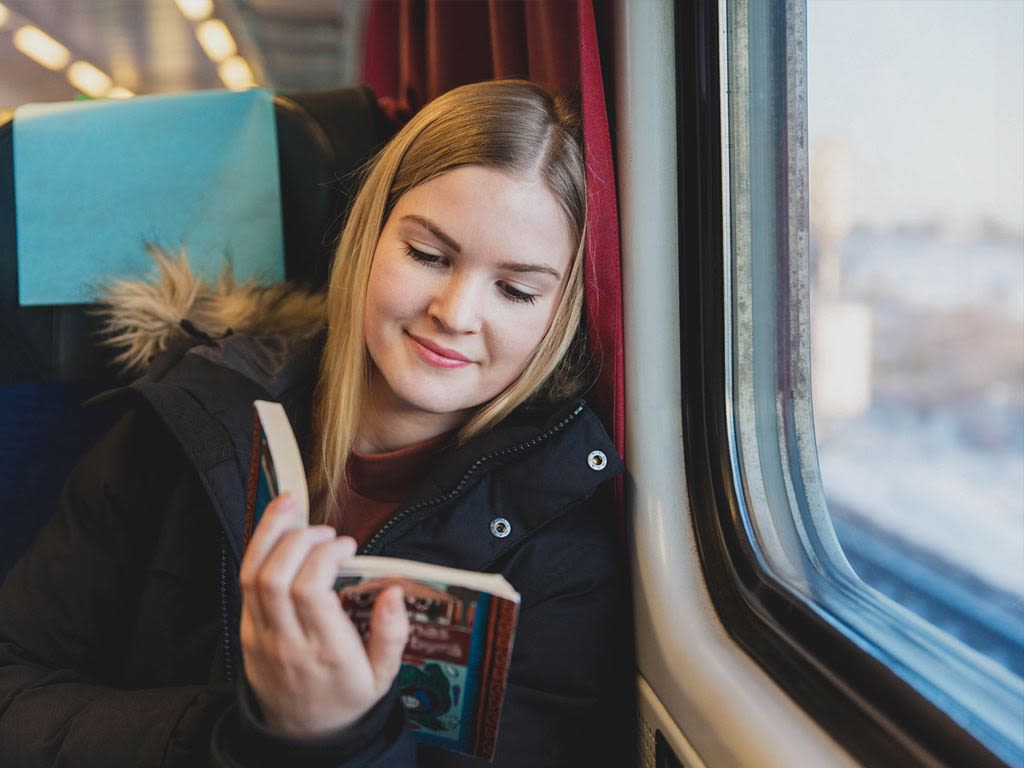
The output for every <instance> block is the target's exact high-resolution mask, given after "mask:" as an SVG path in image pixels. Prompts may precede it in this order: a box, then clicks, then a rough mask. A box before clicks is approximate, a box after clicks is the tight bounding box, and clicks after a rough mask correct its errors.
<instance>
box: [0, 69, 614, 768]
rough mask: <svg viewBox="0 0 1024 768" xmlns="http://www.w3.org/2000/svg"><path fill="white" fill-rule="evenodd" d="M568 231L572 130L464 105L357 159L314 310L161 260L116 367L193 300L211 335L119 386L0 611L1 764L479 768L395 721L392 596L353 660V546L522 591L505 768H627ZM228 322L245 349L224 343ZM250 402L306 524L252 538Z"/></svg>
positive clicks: (531, 89) (270, 522) (609, 458)
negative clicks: (305, 511) (266, 407)
mask: <svg viewBox="0 0 1024 768" xmlns="http://www.w3.org/2000/svg"><path fill="white" fill-rule="evenodd" d="M585 221H586V191H585V186H584V166H583V159H582V155H581V150H580V146H579V143H578V131H577V128H576V124H575V121H574V118H573V116H572V114H571V113H570V112H568V111H567V110H566V109H565V108H564V107H563V106H562V104H561V103H560V102H558V101H557V100H556V99H554V98H553V97H552V96H551V95H550V94H549V93H547V92H546V91H545V90H543V89H542V88H540V87H538V86H536V85H533V84H530V83H526V82H519V81H504V82H491V83H482V84H476V85H471V86H465V87H463V88H459V89H456V90H454V91H452V92H450V93H448V94H445V95H444V96H442V97H440V98H438V99H437V100H435V101H434V102H433V103H431V104H430V105H428V106H427V107H426V108H425V109H424V110H422V111H421V112H420V113H419V114H418V115H417V116H416V117H414V118H413V120H412V121H410V122H409V123H408V124H407V125H406V126H405V127H404V128H403V129H402V130H401V131H400V132H399V134H398V135H397V136H396V137H395V138H394V139H393V140H392V141H391V142H390V143H389V144H388V146H387V147H386V148H385V149H384V150H383V151H382V152H381V153H380V155H379V156H378V157H377V158H376V159H375V161H374V163H373V165H372V167H371V169H370V171H369V173H368V175H367V178H366V180H365V182H364V185H363V187H362V189H361V191H360V193H359V195H358V196H357V198H356V200H355V202H354V204H353V208H352V211H351V213H350V217H349V221H348V224H347V226H346V229H345V232H344V235H343V237H342V241H341V243H340V246H339V248H338V252H337V256H336V258H335V263H334V265H333V269H332V274H331V279H330V286H329V290H328V293H327V297H326V308H324V307H323V304H322V300H321V299H317V298H315V297H312V298H307V300H306V301H302V300H301V297H300V298H296V297H294V296H286V295H285V294H284V293H283V292H282V289H274V290H272V291H269V292H263V293H260V292H253V291H249V292H248V293H246V294H244V295H243V297H242V298H241V299H239V298H238V297H234V296H232V297H225V296H206V297H205V298H204V297H203V296H202V295H199V296H198V298H197V291H199V290H200V289H199V288H197V287H196V286H195V285H194V284H190V283H189V282H188V273H187V267H184V266H183V265H182V264H177V265H175V264H173V263H171V262H169V261H166V260H164V261H163V262H162V263H163V267H164V273H165V276H166V277H167V278H168V279H167V280H166V281H165V284H164V285H163V286H162V288H157V289H152V290H150V291H149V292H148V293H147V290H148V289H146V288H144V287H141V286H131V287H129V288H127V289H124V288H123V287H122V291H121V293H119V294H118V295H119V296H120V297H121V298H120V307H118V306H115V307H114V308H113V309H112V312H114V313H115V318H116V320H115V322H114V326H115V327H117V328H119V329H120V330H121V332H122V333H123V338H124V339H127V340H128V341H129V342H131V343H132V344H135V345H136V348H134V349H129V350H128V351H127V353H126V354H128V355H129V356H132V355H135V354H136V353H137V352H138V348H139V345H141V346H142V347H146V348H149V347H159V346H163V345H164V343H165V341H164V340H154V339H153V338H147V333H148V332H147V331H145V330H144V329H145V328H152V327H153V324H152V323H147V322H146V320H150V321H151V320H152V319H153V318H154V317H167V316H168V312H167V311H166V307H162V306H159V304H160V302H159V300H158V298H157V297H159V296H161V295H169V296H172V297H180V296H181V295H182V290H183V287H184V295H187V296H188V297H189V302H188V303H189V313H190V315H189V318H188V319H190V320H191V321H192V322H193V324H196V325H200V326H201V327H202V328H203V330H204V331H205V332H206V333H204V334H197V336H198V337H199V339H191V340H189V341H185V342H178V343H175V344H172V345H170V348H169V349H168V350H167V351H165V352H164V353H163V354H161V355H160V356H158V357H157V359H156V360H155V361H154V362H153V363H152V364H151V365H150V366H149V368H148V370H147V373H146V375H145V376H143V377H142V378H141V379H139V380H138V381H137V382H136V383H135V384H133V385H132V386H131V387H130V388H128V390H127V393H128V396H129V397H131V396H134V405H133V407H132V408H131V409H130V410H129V411H128V413H127V414H126V415H125V416H124V417H123V419H122V420H121V421H120V423H119V424H118V425H117V426H116V427H115V428H114V430H113V431H112V432H111V433H110V434H109V435H108V436H107V437H106V438H105V439H104V441H103V442H102V443H101V444H100V445H99V446H98V447H97V448H96V449H94V450H93V451H92V452H91V453H90V454H89V456H87V457H86V459H85V460H84V461H83V462H82V464H81V465H80V466H79V467H78V468H77V469H76V471H75V473H74V474H73V475H72V477H71V478H70V480H69V482H68V485H67V487H66V489H65V492H64V496H63V501H62V509H61V510H60V512H59V514H58V515H57V516H56V517H55V519H54V521H53V522H52V523H51V524H50V525H49V527H48V528H47V529H46V531H45V532H44V534H43V535H42V536H41V537H40V539H39V541H38V542H37V543H36V544H35V545H34V547H33V549H32V550H30V552H29V553H28V554H27V555H26V556H25V557H24V558H23V559H22V561H21V562H20V563H19V564H18V565H17V566H16V568H15V569H14V570H13V571H12V572H11V574H10V576H9V577H8V579H7V581H6V582H5V583H4V585H3V588H2V590H0V701H2V702H3V705H2V706H0V759H2V762H3V763H4V764H7V763H11V764H18V765H37V764H38V765H49V764H54V763H61V764H69V765H74V764H82V765H88V764H98V765H105V766H114V765H132V766H138V765H196V764H204V763H212V764H217V765H231V766H235V765H317V766H319V765H332V766H334V765H344V766H364V765H374V766H377V765H380V766H384V765H387V766H414V765H421V766H428V765H429V766H462V765H472V764H476V762H477V761H474V760H472V759H469V758H466V757H464V756H460V755H457V754H455V753H452V752H446V751H443V750H439V749H436V748H427V747H422V746H421V747H418V748H417V745H416V743H415V740H414V738H413V735H412V732H411V730H410V729H409V728H408V727H407V725H406V721H405V713H404V709H403V707H402V703H401V700H400V698H399V695H398V691H397V689H396V686H395V684H394V680H395V676H396V673H397V671H398V668H399V660H400V656H401V651H402V648H403V646H404V643H405V640H406V636H407V632H408V624H407V619H406V616H405V612H404V610H403V606H402V596H401V593H400V592H399V591H398V590H396V589H392V590H390V591H388V592H385V593H384V594H383V595H382V597H381V598H380V599H379V600H378V602H377V606H376V608H375V612H374V616H373V620H372V624H371V632H370V637H369V640H368V642H367V643H366V645H365V646H364V645H363V643H362V641H361V640H360V638H359V636H358V634H357V633H356V631H355V629H354V627H353V626H352V624H351V623H350V622H349V620H348V618H347V617H346V615H345V614H344V613H343V612H342V611H341V609H340V606H339V603H338V600H337V597H336V595H335V593H334V591H333V584H334V576H335V573H336V572H337V568H338V566H339V565H340V564H342V563H343V562H344V561H345V560H346V559H347V558H349V557H351V556H352V555H353V553H355V552H356V550H357V549H359V550H360V551H361V552H364V553H367V554H376V555H385V556H393V557H402V558H410V559H417V560H423V561H428V562H432V563H438V564H442V565H449V566H453V567H458V568H466V569H472V570H479V571H491V572H498V573H502V574H503V575H504V576H505V578H506V579H507V580H508V581H509V582H510V583H511V584H512V585H513V587H515V588H516V589H517V590H518V591H519V592H520V593H521V595H522V605H521V610H520V617H519V626H518V630H517V635H516V640H515V646H514V652H513V657H512V660H511V670H510V677H509V687H508V690H507V694H506V700H505V704H504V708H503V712H502V721H501V725H500V730H499V735H498V742H497V753H496V757H495V760H494V764H495V765H499V766H540V765H552V766H555V765H618V764H621V763H620V757H619V755H621V754H624V751H620V750H624V749H628V747H627V742H628V739H627V734H629V733H630V732H631V731H632V724H633V723H632V714H631V707H630V706H629V701H630V696H629V691H630V689H631V680H630V678H631V674H632V668H633V663H632V658H631V656H630V654H629V651H628V649H629V637H630V634H631V633H630V630H629V609H628V594H627V590H626V589H625V588H624V574H623V569H622V566H621V564H620V558H619V549H620V545H619V543H618V542H617V541H616V540H615V537H614V535H613V534H612V533H611V531H612V526H611V520H610V519H609V515H608V510H607V508H606V507H607V505H606V504H604V503H603V501H602V500H603V499H606V498H607V495H606V494H605V493H604V492H603V491H601V490H599V488H600V487H601V486H602V485H603V484H604V483H605V481H607V480H609V479H610V478H611V477H612V476H613V475H614V474H616V473H617V472H619V471H621V468H622V467H621V462H620V461H619V459H618V458H617V457H616V456H615V453H614V450H613V448H612V446H611V443H610V441H609V439H608V437H607V435H606V434H605V432H604V430H603V429H602V427H601V424H600V422H599V421H598V419H597V418H596V416H595V415H594V414H593V413H592V412H591V411H590V410H589V409H588V408H587V407H586V406H585V404H583V402H582V401H579V400H577V399H576V398H577V397H578V395H579V394H580V392H581V391H582V390H583V389H584V386H585V384H586V381H585V378H584V372H585V370H586V368H587V363H588V358H587V354H586V345H585V333H584V324H583V320H582V315H583V266H582V259H583V250H584V249H583V239H584V232H585ZM161 291H162V293H161ZM140 296H142V297H149V298H142V299H140ZM117 303H118V300H117V299H115V304H117ZM140 304H142V305H143V308H142V316H141V317H140V316H139V314H138V312H139V305H140ZM148 304H154V305H156V306H147V305H148ZM295 306H300V307H302V309H300V311H298V312H296V311H295ZM217 308H220V310H221V311H218V309H217ZM119 312H120V314H118V313H119ZM324 312H325V313H326V318H327V323H326V330H325V331H322V332H317V330H318V328H319V327H321V326H322V325H323V317H322V313H324ZM127 315H130V317H129V318H128V319H126V316H127ZM296 316H298V318H299V319H296ZM175 319H176V318H175ZM227 325H230V326H231V327H232V328H234V329H235V330H236V331H238V330H240V329H243V330H244V329H248V330H249V331H250V333H235V334H232V335H225V336H224V337H223V338H219V339H217V337H218V336H220V335H221V333H220V332H222V331H223V330H224V329H225V327H226V326H227ZM140 329H142V330H140ZM140 334H141V336H140ZM257 398H264V399H276V400H279V401H281V402H282V403H284V404H285V407H286V409H287V410H288V411H289V415H290V418H291V420H292V423H293V425H294V426H295V428H296V432H297V435H298V437H299V440H300V444H301V445H303V446H304V449H305V451H306V454H307V455H306V458H307V466H309V467H310V468H311V491H312V494H311V522H312V523H313V525H310V526H308V527H306V526H302V525H301V524H300V521H299V520H298V519H297V517H296V511H295V509H294V507H293V506H292V505H291V503H290V500H289V499H287V498H281V499H278V500H276V501H275V502H274V503H272V504H271V505H270V506H269V507H268V508H267V511H266V513H265V514H264V516H263V518H262V519H261V521H260V523H259V525H258V526H257V527H256V529H255V531H247V530H245V526H246V523H245V497H246V488H247V483H248V482H249V478H248V477H247V470H248V466H249V460H248V457H249V455H250V452H251V447H252V439H253V438H252V421H251V419H252V416H251V412H252V408H251V404H252V401H253V400H254V399H257ZM233 681H235V682H236V683H237V684H235V685H233V684H232V682H233Z"/></svg>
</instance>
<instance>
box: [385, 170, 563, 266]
mask: <svg viewBox="0 0 1024 768" xmlns="http://www.w3.org/2000/svg"><path fill="white" fill-rule="evenodd" d="M408 216H421V217H423V218H426V219H428V220H429V221H430V222H431V224H433V225H434V226H435V227H438V228H439V229H442V230H443V231H444V232H445V234H447V235H448V236H450V237H451V238H452V239H453V240H455V241H456V242H457V243H458V244H459V246H460V247H461V250H462V251H463V252H465V253H467V254H472V255H475V256H480V257H488V258H489V257H494V258H502V259H514V260H515V261H523V260H525V258H526V257H529V259H530V260H542V261H544V262H547V263H549V264H550V265H552V266H555V267H556V268H557V269H559V271H563V270H564V267H565V266H566V265H567V264H568V262H569V260H570V258H571V256H572V253H573V251H574V250H575V245H576V244H575V242H573V237H572V231H571V228H570V226H569V221H568V218H567V216H566V214H565V212H564V211H563V210H562V206H561V205H560V204H559V202H558V199H557V198H556V197H555V195H554V193H553V192H552V191H551V190H550V188H549V187H548V185H547V184H546V183H544V182H543V181H541V180H540V179H523V178H520V177H517V176H513V175H511V174H508V173H505V172H503V171H498V170H495V169H493V168H484V167H482V166H475V165H474V166H463V167H460V168H456V169H454V170H451V171H448V172H447V173H444V174H442V175H440V176H436V177H435V178H433V179H431V180H430V181H427V182H424V183H423V184H420V185H419V186H416V187H413V188H412V189H411V190H409V191H408V192H406V193H405V194H404V195H402V197H401V198H400V199H399V200H398V202H397V203H396V205H395V208H394V210H393V211H392V215H391V219H392V220H393V221H396V222H402V221H403V217H408ZM405 222H406V223H404V224H403V223H400V224H399V226H401V227H402V229H403V230H406V229H415V228H417V226H416V225H415V224H410V223H408V220H405Z"/></svg>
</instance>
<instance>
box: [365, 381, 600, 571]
mask: <svg viewBox="0 0 1024 768" xmlns="http://www.w3.org/2000/svg"><path fill="white" fill-rule="evenodd" d="M583 407H584V402H583V401H582V400H581V401H580V402H579V403H577V405H576V408H575V409H573V412H572V413H570V414H569V415H567V416H566V417H565V418H564V419H562V420H561V421H560V422H558V423H557V424H556V425H555V426H553V427H551V429H549V430H548V431H547V432H544V433H542V434H540V435H537V436H536V437H532V438H530V439H529V440H526V441H524V442H522V443H519V444H517V445H513V446H511V447H509V448H503V449H502V450H500V451H495V452H494V453H490V454H488V455H486V456H481V457H480V458H479V459H477V460H476V462H474V464H473V466H471V467H470V468H469V469H467V470H466V474H464V475H463V476H462V479H461V480H460V481H459V482H458V484H456V486H455V487H454V488H452V489H451V490H450V491H448V492H446V493H442V494H441V495H439V496H435V497H434V498H432V499H427V500H426V501H420V502H417V503H416V504H413V505H412V506H409V507H406V508H405V509H403V510H400V511H399V512H397V513H396V514H394V515H393V516H392V517H391V518H390V519H389V520H388V521H387V522H386V523H384V525H383V526H381V527H380V528H379V529H377V532H376V533H375V534H373V536H371V537H370V540H369V541H367V542H366V544H364V545H363V548H362V549H360V550H359V554H361V555H368V554H370V552H371V551H372V550H373V548H374V547H375V546H376V545H377V543H378V542H379V541H380V540H381V539H382V538H383V537H384V535H385V534H386V533H387V532H388V531H390V530H391V529H392V528H394V527H395V526H396V525H398V524H399V523H400V522H402V521H403V520H404V519H405V518H406V517H408V516H409V515H411V514H413V513H414V512H420V511H422V510H424V509H427V508H428V507H432V506H435V505H436V504H441V503H443V502H445V501H451V500H452V499H454V498H456V497H457V496H458V495H459V494H460V493H462V491H463V490H464V489H465V487H466V483H468V482H469V478H470V477H472V475H473V474H474V473H475V472H476V471H477V470H478V469H479V468H480V467H481V466H483V465H484V464H486V463H487V462H489V461H493V460H494V459H497V458H501V457H502V456H510V455H512V454H514V453H521V452H522V451H525V450H528V449H530V448H533V447H534V446H535V445H537V444H538V443H540V442H543V441H544V440H547V439H548V438H550V437H551V436H553V435H555V434H557V433H558V432H561V431H562V430H563V429H565V428H566V427H567V426H568V425H569V424H570V423H571V422H572V421H573V419H575V418H576V417H577V416H579V415H580V414H581V413H582V412H583Z"/></svg>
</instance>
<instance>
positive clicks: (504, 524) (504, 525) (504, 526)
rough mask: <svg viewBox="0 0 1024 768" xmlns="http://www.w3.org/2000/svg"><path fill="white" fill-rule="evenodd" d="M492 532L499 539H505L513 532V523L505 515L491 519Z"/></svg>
mask: <svg viewBox="0 0 1024 768" xmlns="http://www.w3.org/2000/svg"><path fill="white" fill-rule="evenodd" d="M491 533H492V534H494V535H495V536H497V537H498V538H499V539H504V538H505V537H506V536H508V535H509V534H510V533H512V524H511V523H509V521H508V520H506V519H505V518H504V517H496V518H494V519H493V520H491Z"/></svg>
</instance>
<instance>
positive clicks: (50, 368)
mask: <svg viewBox="0 0 1024 768" xmlns="http://www.w3.org/2000/svg"><path fill="white" fill-rule="evenodd" d="M162 98H164V99H167V98H168V97H162ZM172 98H173V97H172ZM182 98H183V99H184V98H187V95H184V96H182ZM113 108H116V107H115V106H114V105H110V107H109V108H108V109H113ZM17 119H18V117H17V115H15V117H14V118H13V120H12V119H7V120H6V121H4V120H2V119H0V359H2V360H3V365H2V366H0V483H2V486H0V487H3V488H4V489H5V491H6V499H5V504H4V508H3V510H0V580H2V579H3V576H4V575H5V574H6V573H7V571H8V570H9V568H10V566H11V565H12V564H13V562H14V561H15V560H16V559H17V557H18V556H19V555H20V553H21V551H22V550H23V549H24V548H25V546H27V544H28V543H29V542H30V541H31V540H32V538H34V536H35V534H36V533H37V532H38V530H39V528H40V527H41V526H42V525H43V524H44V523H45V522H46V520H47V519H48V518H49V515H50V513H51V512H52V510H53V509H54V508H55V506H56V504H57V501H58V498H59V494H60V490H61V486H62V485H63V479H64V477H65V476H66V475H67V473H68V472H69V471H70V469H71V468H72V467H73V466H74V464H75V463H76V461H77V460H78V458H79V457H80V456H81V454H82V453H83V451H84V450H85V449H86V448H87V447H88V446H89V445H91V444H92V443H94V442H95V440H96V439H97V438H98V436H99V435H100V434H102V432H103V431H105V430H106V429H107V428H108V426H109V425H110V422H111V421H112V419H113V417H114V414H113V413H108V412H107V410H106V409H103V408H82V407H81V403H82V402H83V401H84V400H85V399H87V398H89V397H90V396H92V395H93V394H96V393H97V392H99V391H101V390H103V389H105V388H108V387H110V386H114V385H116V384H118V383H121V382H120V381H119V374H118V373H117V372H116V370H115V369H114V368H113V367H112V366H111V365H110V360H111V357H112V354H113V353H112V352H111V351H110V350H109V349H107V348H105V347H103V346H102V345H100V344H98V343H97V342H98V335H97V334H98V331H99V325H100V322H99V319H98V318H96V317H94V316H93V315H92V314H91V313H90V309H91V307H90V305H88V304H53V305H45V304H44V305H31V306H26V305H23V303H21V302H20V300H19V299H20V297H19V274H18V232H17V216H16V205H17V200H16V199H15V197H16V194H15V193H16V187H17V188H21V189H25V188H26V187H25V185H26V183H30V182H31V180H26V179H21V178H19V179H17V184H16V179H15V168H14V163H15V151H14V150H15V147H14V135H15V130H14V128H15V123H14V121H16V120H17ZM62 119H66V120H75V119H76V117H75V113H74V112H70V113H68V114H67V115H66V116H65V117H64V118H62ZM273 121H274V129H275V135H276V143H277V165H278V177H279V183H280V217H281V231H282V234H283V245H284V274H285V277H286V278H288V279H290V280H294V281H296V282H298V283H302V284H305V285H307V286H309V287H316V286H320V285H323V284H324V283H325V281H326V276H327V273H328V269H329V266H330V261H331V256H332V253H333V246H334V243H335V241H336V238H337V236H338V233H339V231H340V227H341V223H342V220H343V216H344V210H345V207H346V204H347V202H348V201H349V200H350V199H351V197H352V195H353V194H354V192H355V188H356V184H357V178H356V174H355V173H354V172H355V171H357V170H358V169H359V167H360V166H361V165H362V164H363V163H364V162H365V161H366V160H367V159H368V158H369V157H370V156H371V155H372V153H373V151H374V150H375V149H376V148H377V147H379V146H380V145H382V144H383V143H384V142H385V141H386V140H387V139H388V138H389V137H390V135H391V133H392V132H393V131H394V126H393V125H392V124H391V122H390V121H389V120H388V118H387V117H386V116H385V115H384V114H383V113H382V112H381V111H380V109H379V107H378V105H377V101H376V98H375V97H374V94H373V93H372V91H370V90H369V89H368V88H365V87H354V88H345V89H337V90H330V91H318V92H302V93H285V94H277V95H275V96H274V98H273ZM138 141H145V138H144V137H142V138H139V139H138ZM180 141H181V142H182V143H184V144H186V146H187V143H188V142H189V141H190V136H188V135H182V136H180ZM133 149H134V150H135V151H132V152H130V153H126V157H129V156H130V159H129V160H126V161H125V162H124V163H120V162H119V163H118V167H116V168H113V169H112V170H111V173H116V174H141V175H143V176H145V174H146V173H147V169H146V164H147V161H146V157H147V153H146V152H145V151H138V148H137V147H134V148H133ZM208 183H209V184H211V185H213V186H212V187H211V188H212V190H213V193H214V194H216V185H217V184H218V183H221V182H218V180H217V179H216V177H214V178H211V179H209V181H208ZM172 204H173V203H172ZM104 215H109V216H114V217H116V216H117V211H116V210H115V211H107V212H106V213H105V214H104ZM124 226H125V227H134V228H135V229H136V230H138V231H143V232H144V231H147V224H146V223H145V222H130V221H125V222H124ZM58 234H59V233H58ZM157 245H163V244H162V243H157ZM143 246H144V243H143V242H142V240H141V239H140V242H139V249H140V252H141V250H142V249H143ZM59 247H60V248H62V249H63V248H66V249H67V251H66V252H72V251H73V250H74V248H75V243H74V242H72V241H71V235H70V234H69V235H68V240H67V242H62V243H61V244H60V246H59ZM111 277H116V275H112V276H111Z"/></svg>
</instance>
